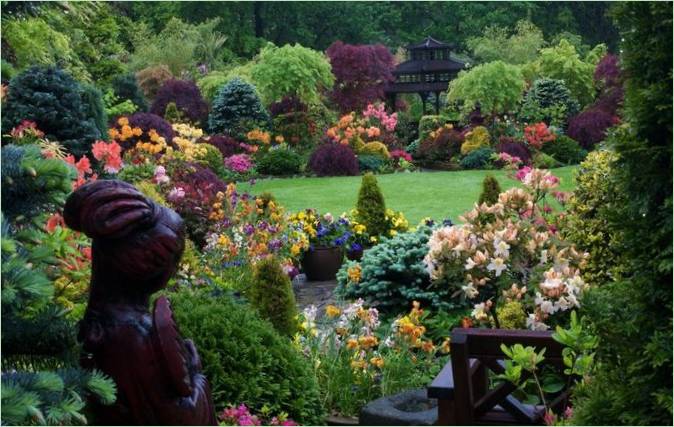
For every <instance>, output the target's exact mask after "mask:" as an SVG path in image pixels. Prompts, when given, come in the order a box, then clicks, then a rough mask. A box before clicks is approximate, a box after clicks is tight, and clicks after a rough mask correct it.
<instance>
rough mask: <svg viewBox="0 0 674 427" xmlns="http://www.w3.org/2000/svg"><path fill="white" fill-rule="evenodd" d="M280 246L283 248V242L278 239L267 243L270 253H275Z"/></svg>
mask: <svg viewBox="0 0 674 427" xmlns="http://www.w3.org/2000/svg"><path fill="white" fill-rule="evenodd" d="M281 246H283V242H282V241H280V240H279V239H273V240H272V241H271V242H269V249H271V250H272V251H277V250H279V249H281Z"/></svg>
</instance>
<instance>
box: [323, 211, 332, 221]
mask: <svg viewBox="0 0 674 427" xmlns="http://www.w3.org/2000/svg"><path fill="white" fill-rule="evenodd" d="M323 218H324V219H325V220H326V221H328V222H332V221H333V219H334V218H333V217H332V214H331V213H330V212H328V213H326V214H325V215H323Z"/></svg>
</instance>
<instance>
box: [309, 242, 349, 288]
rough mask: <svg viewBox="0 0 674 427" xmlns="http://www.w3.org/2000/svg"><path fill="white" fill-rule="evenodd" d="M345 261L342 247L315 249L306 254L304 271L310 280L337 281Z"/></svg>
mask: <svg viewBox="0 0 674 427" xmlns="http://www.w3.org/2000/svg"><path fill="white" fill-rule="evenodd" d="M343 260H344V251H343V249H342V248H341V247H337V248H332V247H315V248H314V249H313V250H309V251H307V252H305V253H304V257H302V269H303V270H304V273H305V274H306V275H307V279H308V280H313V281H324V280H335V276H336V275H337V270H339V267H341V266H342V261H343Z"/></svg>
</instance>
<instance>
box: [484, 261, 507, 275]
mask: <svg viewBox="0 0 674 427" xmlns="http://www.w3.org/2000/svg"><path fill="white" fill-rule="evenodd" d="M507 269H508V266H507V265H505V262H503V259H502V258H498V257H497V258H492V259H491V262H490V263H489V265H487V270H489V271H494V272H495V273H496V277H498V276H500V275H501V273H503V270H507Z"/></svg>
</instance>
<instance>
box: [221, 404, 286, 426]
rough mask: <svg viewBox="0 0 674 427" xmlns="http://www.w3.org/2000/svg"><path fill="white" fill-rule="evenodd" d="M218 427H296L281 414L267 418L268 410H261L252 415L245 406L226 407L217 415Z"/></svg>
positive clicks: (284, 414)
mask: <svg viewBox="0 0 674 427" xmlns="http://www.w3.org/2000/svg"><path fill="white" fill-rule="evenodd" d="M218 418H219V419H220V425H225V426H261V425H265V426H296V425H299V424H297V423H296V422H295V421H293V420H291V419H289V418H288V414H286V413H284V412H282V413H281V414H280V415H278V416H273V417H270V416H269V410H268V409H267V408H262V411H261V413H260V414H259V415H253V414H251V412H250V409H248V407H247V406H246V405H245V404H243V403H242V404H241V405H239V406H228V407H227V408H225V409H224V410H223V411H222V412H221V413H220V414H219V415H218Z"/></svg>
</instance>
